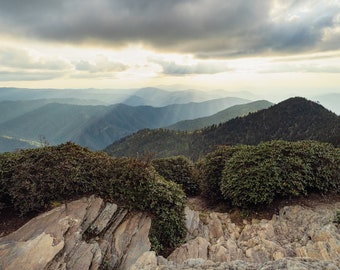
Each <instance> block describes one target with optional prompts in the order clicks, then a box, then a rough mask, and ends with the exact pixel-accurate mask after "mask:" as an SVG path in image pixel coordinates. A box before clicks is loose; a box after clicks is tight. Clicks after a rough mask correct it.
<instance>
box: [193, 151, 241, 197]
mask: <svg viewBox="0 0 340 270" xmlns="http://www.w3.org/2000/svg"><path fill="white" fill-rule="evenodd" d="M246 147H247V146H244V145H240V146H219V147H218V148H217V149H216V150H215V151H213V152H211V153H209V154H208V155H206V156H205V157H204V158H203V159H201V160H200V161H199V162H198V165H197V167H198V168H199V171H200V181H199V182H200V189H201V192H202V195H203V196H204V197H206V198H208V199H209V200H210V201H220V200H223V199H224V198H223V195H222V193H221V191H220V182H221V180H222V172H223V170H224V167H225V164H226V162H227V161H228V160H229V159H230V158H231V157H232V156H233V155H234V154H235V153H236V152H238V151H239V150H240V149H243V148H246Z"/></svg>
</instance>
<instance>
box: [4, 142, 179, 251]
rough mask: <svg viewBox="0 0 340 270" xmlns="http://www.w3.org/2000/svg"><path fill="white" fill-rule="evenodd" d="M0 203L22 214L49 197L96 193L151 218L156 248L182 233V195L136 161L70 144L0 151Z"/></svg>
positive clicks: (41, 205)
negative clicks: (142, 212)
mask: <svg viewBox="0 0 340 270" xmlns="http://www.w3.org/2000/svg"><path fill="white" fill-rule="evenodd" d="M0 165H1V167H0V187H1V189H0V204H4V205H6V206H13V207H14V208H15V209H17V210H18V211H20V213H21V214H26V213H28V212H30V211H37V210H39V211H40V210H44V209H46V208H47V207H49V206H50V205H51V203H52V202H53V201H56V200H57V201H58V200H59V201H64V200H68V199H72V198H74V197H75V196H80V195H81V196H83V195H89V194H96V195H99V196H101V197H103V198H104V199H107V200H113V201H118V202H120V203H121V204H123V205H125V206H126V207H127V208H129V209H130V210H139V211H145V212H148V213H149V214H150V215H151V216H152V217H153V219H152V227H151V232H150V239H151V241H152V245H153V248H154V249H155V250H157V251H160V249H163V248H169V247H174V246H176V245H177V244H178V243H179V242H181V240H182V239H183V238H184V237H185V233H186V231H185V223H184V207H185V194H184V192H183V191H182V189H181V187H180V186H179V185H177V184H175V183H172V182H168V181H166V180H165V179H164V178H163V177H161V176H159V175H158V174H157V173H156V171H155V169H154V168H153V167H152V166H150V165H149V164H147V163H145V162H142V161H139V160H137V159H126V158H121V159H113V158H111V157H109V156H108V155H107V154H105V153H102V152H98V153H95V152H91V151H89V150H88V149H87V148H82V147H80V146H77V145H75V144H72V143H66V144H62V145H60V146H54V147H44V148H39V149H30V150H23V151H18V152H15V153H6V154H2V155H0Z"/></svg>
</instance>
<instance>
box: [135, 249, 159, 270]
mask: <svg viewBox="0 0 340 270" xmlns="http://www.w3.org/2000/svg"><path fill="white" fill-rule="evenodd" d="M155 268H157V257H156V253H155V252H154V251H147V252H144V253H143V254H142V255H141V256H140V257H139V258H138V259H137V261H136V262H135V263H134V264H133V265H132V266H131V267H130V270H141V269H143V270H153V269H155Z"/></svg>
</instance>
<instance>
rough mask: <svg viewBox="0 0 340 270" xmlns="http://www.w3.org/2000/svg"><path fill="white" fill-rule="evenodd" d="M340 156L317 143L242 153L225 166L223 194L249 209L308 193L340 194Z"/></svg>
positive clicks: (285, 144)
mask: <svg viewBox="0 0 340 270" xmlns="http://www.w3.org/2000/svg"><path fill="white" fill-rule="evenodd" d="M339 154H340V152H339V149H338V148H334V147H333V146H331V145H330V144H327V143H320V142H314V141H301V142H286V141H271V142H265V143H261V144H259V145H258V146H251V147H247V148H243V149H240V150H239V151H238V152H237V153H235V154H234V155H233V156H232V157H231V158H230V159H229V160H228V162H227V163H226V166H225V168H224V171H223V173H222V180H221V192H222V194H223V196H224V198H225V199H227V200H230V201H231V202H232V204H233V205H235V206H241V207H244V208H249V207H252V206H258V205H266V204H270V203H271V202H272V201H273V200H274V198H277V197H283V196H299V195H306V194H308V192H310V191H311V190H312V191H317V192H323V193H324V192H328V191H334V192H340V178H339V177H340V167H339V164H340V155H339Z"/></svg>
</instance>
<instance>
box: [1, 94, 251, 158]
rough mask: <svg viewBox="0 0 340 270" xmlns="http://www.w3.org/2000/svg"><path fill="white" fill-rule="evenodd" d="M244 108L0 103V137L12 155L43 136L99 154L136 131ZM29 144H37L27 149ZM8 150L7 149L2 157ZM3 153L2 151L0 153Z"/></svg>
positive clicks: (225, 103)
mask: <svg viewBox="0 0 340 270" xmlns="http://www.w3.org/2000/svg"><path fill="white" fill-rule="evenodd" d="M247 102H249V100H246V99H242V98H236V97H226V98H220V99H213V100H209V101H205V102H200V103H195V102H191V103H187V104H173V105H168V106H165V107H151V106H129V105H126V104H114V105H110V106H105V105H76V104H64V103H55V99H40V100H24V101H2V102H0V135H1V136H2V138H3V140H5V139H4V138H5V137H6V141H8V140H11V143H10V144H9V145H12V147H10V149H13V150H14V149H17V148H22V147H23V141H25V144H24V145H25V146H27V147H29V146H31V147H34V146H36V144H37V143H36V142H38V140H39V138H40V137H41V136H43V137H44V138H46V139H47V141H48V142H49V143H50V144H51V145H55V144H60V143H63V142H66V141H73V142H76V143H78V144H80V145H82V146H87V147H89V148H91V149H94V150H99V149H103V148H104V147H106V146H107V145H109V144H111V143H112V142H114V141H116V140H118V139H120V138H122V137H124V136H127V135H129V134H131V133H133V132H136V131H138V130H140V129H144V128H159V127H163V126H168V125H171V124H174V123H176V122H178V121H181V120H185V119H193V118H196V117H203V116H207V115H212V114H214V113H216V112H218V111H221V110H223V109H225V108H228V107H230V106H233V105H235V104H245V103H247ZM78 103H81V101H79V102H78ZM4 136H5V137H4ZM31 141H33V142H35V143H34V144H29V142H31ZM15 142H17V143H18V144H16V143H15ZM19 142H20V143H19ZM7 145H8V144H7ZM8 148H9V147H8V146H6V151H8ZM25 148H26V147H25ZM4 149H5V148H2V147H1V148H0V151H5V150H4Z"/></svg>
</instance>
